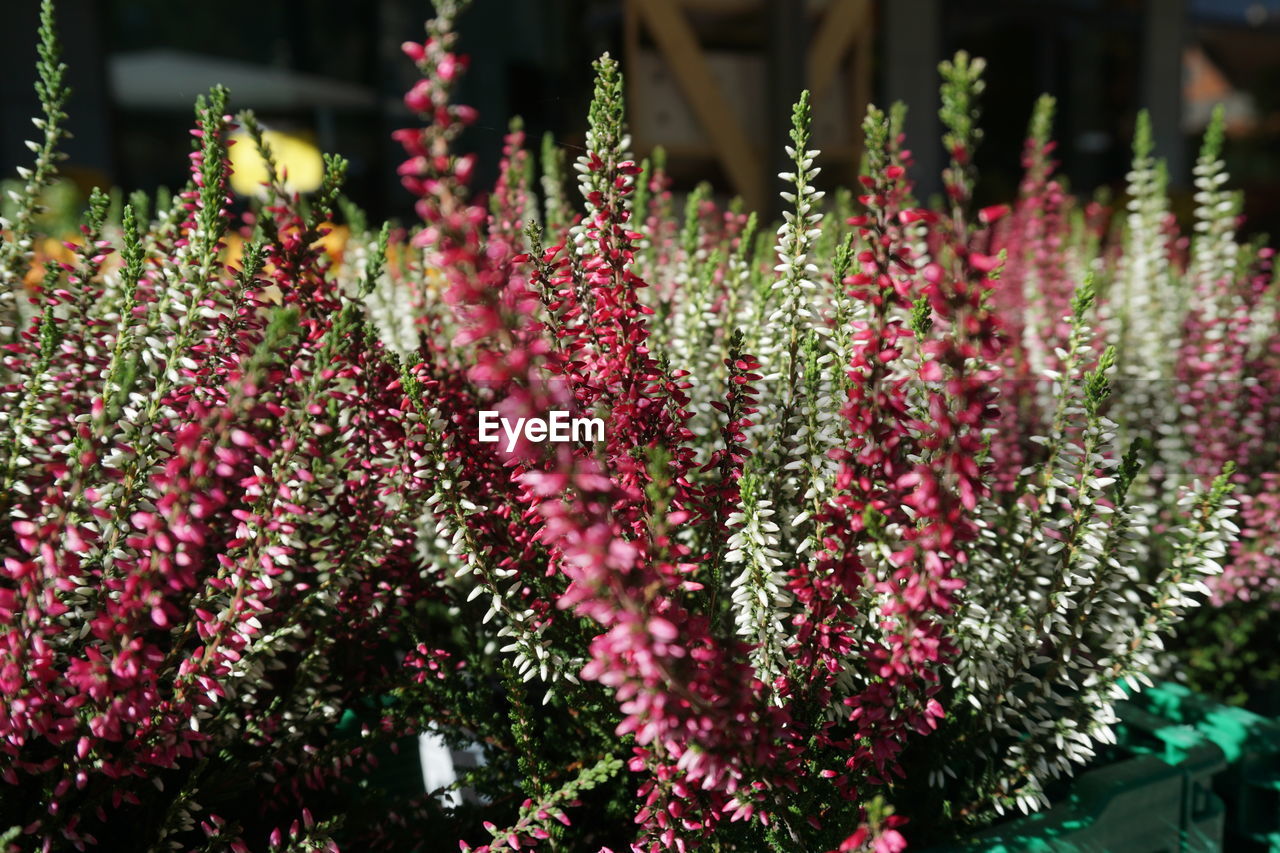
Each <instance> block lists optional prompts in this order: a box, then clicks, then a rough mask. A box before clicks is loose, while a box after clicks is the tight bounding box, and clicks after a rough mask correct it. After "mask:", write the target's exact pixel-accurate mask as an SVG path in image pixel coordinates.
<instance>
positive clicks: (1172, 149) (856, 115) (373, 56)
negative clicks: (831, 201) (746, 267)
mask: <svg viewBox="0 0 1280 853" xmlns="http://www.w3.org/2000/svg"><path fill="white" fill-rule="evenodd" d="M4 7H5V13H6V14H5V25H4V27H3V28H2V29H0V175H3V176H4V177H11V176H13V175H14V169H15V168H16V167H17V166H20V165H23V164H25V163H27V161H28V160H29V153H28V152H27V150H26V148H25V147H24V145H23V140H25V139H27V138H29V137H30V136H31V134H32V128H31V124H30V122H29V117H30V116H31V115H33V114H34V112H35V110H36V103H35V98H34V95H33V94H32V90H31V83H32V80H33V70H32V69H33V63H34V58H35V40H34V33H35V28H36V17H37V9H38V2H37V0H5V2H4ZM430 14H431V9H430V5H429V3H427V2H424V1H423V0H362V2H358V3H355V2H351V0H345V1H344V2H339V0H307V1H306V2H302V1H301V0H218V2H209V3H173V2H171V0H60V1H59V3H58V21H59V28H60V34H61V37H62V41H63V45H64V54H65V59H66V61H67V63H68V64H69V66H70V71H69V82H70V84H71V86H72V87H73V88H74V94H73V96H72V99H71V104H70V107H69V112H70V114H71V121H70V126H71V129H72V130H73V132H74V133H75V138H74V139H73V140H71V141H70V142H69V143H67V146H66V147H67V151H68V153H69V154H70V160H69V162H68V164H67V168H66V170H65V171H66V174H67V175H68V176H70V178H71V179H72V181H73V183H74V186H75V188H77V189H78V190H79V191H81V192H83V191H86V190H87V189H88V188H89V187H91V186H93V185H95V184H100V185H106V184H117V185H120V186H122V187H124V188H125V189H126V190H132V189H144V190H154V189H156V188H157V187H159V186H168V187H171V188H174V187H178V186H180V185H181V183H182V182H183V181H184V180H185V167H186V156H185V155H186V153H187V151H188V150H189V145H190V136H189V135H188V134H187V132H186V131H187V129H188V128H189V126H190V124H191V120H192V119H191V116H192V112H191V109H192V102H193V100H194V99H195V97H196V95H197V94H199V93H200V92H202V91H207V89H208V87H209V86H210V85H212V84H213V83H217V82H222V83H224V84H226V85H228V86H229V87H230V88H231V90H232V91H231V94H232V103H233V105H234V106H236V107H237V108H239V107H251V108H253V109H254V110H255V111H256V112H257V113H258V115H259V117H260V118H261V119H262V120H263V121H264V122H265V123H266V124H267V125H268V126H269V127H271V128H272V129H274V130H275V131H277V132H278V133H279V136H278V137H277V138H278V140H279V143H280V144H281V145H283V146H285V147H287V148H289V155H288V158H290V159H296V162H297V163H298V164H299V165H298V166H297V167H296V168H295V171H296V173H297V174H298V176H299V178H300V179H302V178H305V173H306V171H307V163H309V162H310V160H309V159H308V158H313V157H314V151H315V149H316V148H319V149H321V150H326V151H337V152H339V153H342V154H344V155H345V156H346V157H348V158H349V159H350V161H351V179H350V184H349V195H350V196H351V197H352V198H353V199H354V200H355V201H357V202H358V203H359V204H361V205H363V206H365V207H366V208H367V209H368V210H369V211H370V212H371V213H372V214H373V215H374V216H375V217H377V218H382V217H388V216H390V217H406V216H410V215H411V206H410V199H409V198H408V197H407V195H406V194H405V193H404V192H403V191H402V190H401V189H400V187H399V185H398V182H397V180H396V177H395V168H394V167H395V164H396V163H397V162H398V161H399V159H400V154H399V151H398V147H397V146H396V145H395V144H394V143H392V142H390V141H389V139H388V135H389V133H390V132H391V131H392V130H394V129H395V128H397V127H402V126H406V125H407V124H411V123H412V122H413V117H412V116H411V115H410V114H409V113H408V112H407V111H406V110H405V108H404V107H403V105H402V104H401V101H400V95H401V93H402V92H403V91H404V90H405V89H406V88H407V87H408V86H409V85H410V83H411V82H412V80H413V79H414V75H415V70H414V68H413V67H412V65H411V63H410V62H409V61H408V60H407V59H405V58H404V57H403V55H402V54H401V53H400V50H399V45H400V43H401V42H403V41H405V40H406V39H421V38H422V35H423V29H422V22H423V20H424V19H426V18H427V17H429V16H430ZM461 42H462V51H463V52H465V53H467V54H469V55H470V56H471V63H472V64H471V69H470V71H469V73H468V74H467V76H466V78H465V81H464V85H463V87H462V91H461V99H462V100H463V101H465V102H467V103H470V104H473V105H474V106H476V107H477V108H478V109H479V110H480V114H481V118H480V121H479V123H478V125H477V126H476V127H475V128H473V129H472V130H471V131H469V134H468V136H467V137H465V139H464V140H463V146H464V147H466V148H469V149H471V150H475V151H477V152H478V153H479V154H480V155H481V159H480V162H481V163H482V164H485V166H486V168H488V169H489V170H490V171H489V172H488V173H487V174H484V173H482V174H481V175H480V180H481V181H482V182H484V181H486V180H488V179H490V178H492V177H493V173H492V170H493V167H494V164H495V162H496V159H497V152H498V149H499V146H500V143H501V137H502V134H503V131H504V129H505V127H506V122H507V119H508V118H509V117H510V116H512V115H516V114H518V115H521V116H522V117H523V118H524V120H525V123H526V126H527V128H528V129H529V130H530V131H531V133H532V134H533V138H534V139H535V140H536V139H537V138H538V137H540V136H541V135H542V134H543V133H544V132H549V133H551V134H553V135H554V137H555V139H556V140H557V141H558V142H559V143H560V144H562V145H564V146H566V147H567V148H569V149H570V150H571V151H573V150H576V149H577V147H578V146H580V145H581V142H582V136H583V131H584V129H585V116H586V105H587V101H588V99H589V97H590V86H591V69H590V63H591V60H592V59H593V58H594V57H596V56H597V55H599V54H600V53H601V52H603V51H605V50H608V51H611V52H612V53H613V54H614V55H615V56H617V57H619V58H620V59H621V60H622V62H623V67H624V70H625V72H626V74H627V81H628V99H629V112H630V122H631V128H632V132H633V140H634V146H635V148H636V150H637V152H639V153H641V154H643V153H646V152H648V151H649V150H651V149H652V148H653V147H654V146H655V145H662V146H664V147H665V148H666V149H667V150H668V152H669V156H670V169H671V172H672V174H673V175H674V177H675V179H676V181H677V188H681V187H688V186H691V185H692V184H694V183H696V182H697V181H699V180H708V181H711V182H712V183H713V185H714V186H715V187H716V189H717V190H718V191H720V192H723V193H725V194H741V195H742V196H744V197H745V198H746V199H747V201H748V202H749V203H750V204H752V205H753V206H755V207H757V208H761V209H764V210H769V211H772V210H773V205H774V202H773V198H774V197H775V194H776V190H777V189H778V188H779V184H778V182H777V180H776V179H775V178H774V177H773V176H774V175H775V174H776V173H777V172H778V171H780V170H781V167H782V163H781V158H782V157H783V151H782V146H783V144H784V142H785V138H786V129H787V126H788V122H789V112H790V110H789V106H790V104H791V102H792V101H793V100H794V99H795V97H796V95H797V93H798V92H799V90H800V89H801V88H804V87H808V88H810V89H812V90H813V91H814V94H815V111H814V112H815V137H816V143H817V145H818V146H819V147H821V148H822V149H823V153H824V157H823V161H822V164H823V165H824V166H825V167H826V170H825V174H824V178H825V179H826V180H828V181H830V182H837V181H847V180H849V179H850V178H851V177H852V175H853V174H854V172H855V170H856V168H857V163H858V160H859V157H860V151H859V136H860V134H859V130H858V125H859V121H860V119H861V116H862V114H863V111H864V109H865V106H866V104H867V102H868V101H874V102H876V103H879V104H887V103H888V102H890V101H893V100H897V99H901V100H904V101H906V102H907V103H908V104H909V105H910V107H911V111H910V113H909V118H908V123H907V131H908V136H909V145H910V147H911V148H912V150H913V151H914V152H915V156H916V161H917V164H918V169H917V174H916V180H917V182H918V186H919V187H920V188H921V189H922V190H923V191H924V194H925V195H927V194H928V193H929V192H932V191H936V190H937V188H938V186H939V181H938V179H937V177H936V176H937V174H938V171H939V169H940V166H941V164H942V162H943V160H944V156H945V155H944V152H943V151H942V150H941V147H940V144H939V142H938V138H939V135H940V133H939V128H938V121H937V117H936V111H937V101H938V96H937V74H936V65H937V62H938V61H939V60H940V59H941V58H943V57H944V56H947V55H950V54H951V53H952V52H954V51H955V50H957V49H960V48H963V49H966V50H968V51H970V52H971V53H975V54H978V55H981V56H984V57H986V58H987V60H988V62H989V68H988V73H987V85H988V89H987V94H986V97H985V99H984V105H985V118H984V121H983V126H984V128H985V131H986V139H985V142H984V144H983V147H982V149H981V151H980V152H979V158H978V160H979V166H980V168H981V170H982V185H981V187H980V201H984V202H985V201H988V200H996V199H1007V198H1008V197H1009V196H1010V195H1011V194H1012V193H1013V192H1014V191H1015V190H1016V187H1017V182H1018V179H1019V150H1020V147H1021V140H1022V137H1023V135H1024V132H1025V129H1026V123H1027V120H1028V118H1029V116H1030V111H1031V107H1032V103H1033V101H1034V99H1035V97H1036V96H1037V95H1038V94H1040V93H1041V92H1049V93H1052V94H1054V95H1055V96H1057V98H1058V102H1059V110H1058V121H1057V125H1056V129H1055V133H1056V137H1057V138H1058V139H1059V140H1060V147H1059V149H1058V156H1059V157H1060V159H1061V162H1062V170H1063V173H1064V174H1065V176H1066V177H1067V179H1068V180H1069V182H1070V186H1071V187H1072V188H1073V189H1074V190H1075V191H1077V192H1080V193H1085V194H1087V193H1092V192H1094V190H1095V189H1096V188H1099V187H1103V188H1108V187H1109V188H1111V189H1112V190H1115V191H1119V190H1120V189H1121V188H1122V186H1123V180H1124V174H1125V171H1126V168H1127V161H1128V156H1129V142H1130V138H1131V135H1132V130H1133V124H1134V119H1135V116H1136V114H1137V111H1138V110H1139V109H1140V108H1142V107H1144V106H1145V107H1147V108H1148V109H1149V110H1150V111H1151V116H1152V121H1153V126H1154V130H1155V136H1156V144H1157V149H1158V153H1159V154H1160V155H1161V156H1163V157H1165V158H1167V160H1168V162H1169V166H1170V175H1171V180H1172V182H1173V184H1174V186H1175V187H1179V188H1181V189H1182V190H1183V192H1182V195H1181V197H1182V209H1181V210H1180V212H1183V213H1186V214H1189V212H1190V208H1191V201H1190V194H1189V192H1187V191H1186V188H1187V186H1188V185H1189V183H1190V177H1191V164H1192V163H1193V161H1194V157H1195V150H1196V146H1197V145H1198V137H1199V134H1200V133H1201V132H1202V130H1203V128H1204V126H1205V124H1206V123H1207V121H1208V118H1209V115H1210V112H1211V110H1212V108H1213V106H1214V105H1215V104H1219V103H1221V104H1224V105H1225V107H1226V114H1227V119H1228V136H1229V142H1228V147H1227V160H1228V168H1229V169H1230V170H1231V172H1232V177H1233V182H1234V184H1235V185H1236V186H1239V187H1244V188H1245V189H1246V190H1247V197H1246V215H1247V216H1248V225H1247V226H1246V227H1247V229H1248V230H1252V231H1257V230H1267V231H1270V232H1271V233H1276V231H1277V229H1280V0H475V2H474V3H473V4H472V6H471V8H470V9H469V10H468V11H467V12H466V13H465V15H464V16H463V18H462V21H461ZM482 185H483V183H482ZM70 191H71V190H70V189H68V190H67V192H70Z"/></svg>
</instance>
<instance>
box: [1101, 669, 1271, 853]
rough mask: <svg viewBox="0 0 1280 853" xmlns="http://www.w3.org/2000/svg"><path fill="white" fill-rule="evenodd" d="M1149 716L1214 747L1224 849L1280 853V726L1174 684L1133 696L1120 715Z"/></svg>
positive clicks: (1216, 786)
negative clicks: (1222, 765) (1221, 762)
mask: <svg viewBox="0 0 1280 853" xmlns="http://www.w3.org/2000/svg"><path fill="white" fill-rule="evenodd" d="M1135 712H1145V713H1147V714H1150V715H1153V716H1155V717H1157V718H1159V719H1161V720H1163V721H1165V722H1166V724H1167V725H1168V724H1171V725H1169V727H1170V728H1176V727H1181V728H1186V727H1189V728H1192V729H1194V730H1195V731H1196V732H1197V733H1198V734H1200V735H1202V736H1203V737H1205V738H1206V739H1208V740H1209V741H1211V742H1213V743H1214V744H1215V745H1217V746H1218V747H1219V748H1220V749H1221V750H1222V752H1223V755H1224V758H1225V759H1226V761H1227V767H1226V769H1225V770H1224V771H1223V772H1221V773H1219V774H1218V775H1217V777H1216V778H1215V780H1214V789H1215V790H1216V791H1217V792H1218V794H1219V795H1221V797H1222V799H1223V800H1224V801H1225V803H1226V809H1227V811H1226V826H1225V838H1226V845H1227V849H1229V850H1232V851H1236V850H1238V851H1241V853H1252V851H1268V853H1280V722H1277V721H1276V720H1272V719H1269V718H1267V717H1262V716H1259V715H1258V714H1254V713H1252V712H1251V711H1247V710H1245V709H1243V708H1233V707H1229V706H1226V705H1221V704H1219V703H1217V702H1214V701H1213V700H1211V699H1208V698H1206V697H1204V696H1200V695H1198V694H1196V693H1193V692H1192V691H1190V690H1188V689H1187V688H1185V687H1182V686H1181V685H1177V684H1160V685H1157V686H1156V687H1154V688H1152V689H1150V690H1146V691H1144V692H1142V693H1140V694H1138V695H1136V696H1134V697H1133V698H1132V699H1131V700H1130V701H1129V702H1127V703H1125V705H1124V707H1123V708H1122V715H1129V716H1132V717H1134V719H1135V720H1136V719H1138V718H1137V717H1136V716H1134V714H1135Z"/></svg>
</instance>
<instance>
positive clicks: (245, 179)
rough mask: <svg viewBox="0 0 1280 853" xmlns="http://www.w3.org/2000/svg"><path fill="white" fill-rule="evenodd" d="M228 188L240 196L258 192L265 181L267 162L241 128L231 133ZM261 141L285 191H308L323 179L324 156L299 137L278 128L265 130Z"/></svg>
mask: <svg viewBox="0 0 1280 853" xmlns="http://www.w3.org/2000/svg"><path fill="white" fill-rule="evenodd" d="M231 138H232V139H233V140H235V142H236V144H235V145H232V146H231V150H230V151H229V152H228V156H229V157H230V159H231V168H232V169H233V170H234V171H233V172H232V173H231V188H232V189H233V190H235V191H236V192H237V193H239V194H240V195H259V194H261V193H262V184H263V183H264V182H265V181H266V180H267V177H268V175H267V163H266V161H265V160H263V159H262V155H261V154H259V153H258V146H256V145H255V144H254V142H253V138H252V137H251V136H249V134H248V133H246V132H244V131H242V130H241V131H236V132H235V133H233V134H232V135H231ZM262 138H263V141H264V142H266V143H267V146H268V147H270V148H271V156H272V157H274V158H275V161H276V167H277V168H278V169H279V170H280V179H281V182H282V183H283V184H284V188H285V190H286V191H287V192H300V193H309V192H311V191H312V190H315V189H318V188H319V187H320V182H321V180H323V178H324V158H323V157H321V156H320V149H319V148H316V146H315V145H314V144H312V142H311V141H310V140H308V139H305V138H304V137H302V136H297V135H294V134H291V133H284V132H283V131H279V130H265V131H263V133H262Z"/></svg>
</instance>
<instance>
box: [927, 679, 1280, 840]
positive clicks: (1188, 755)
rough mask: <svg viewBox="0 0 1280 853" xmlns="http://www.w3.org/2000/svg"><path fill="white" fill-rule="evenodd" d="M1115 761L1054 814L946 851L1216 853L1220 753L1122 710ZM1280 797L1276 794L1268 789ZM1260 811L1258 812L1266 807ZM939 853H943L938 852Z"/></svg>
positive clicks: (1139, 710) (1223, 766) (1195, 735)
mask: <svg viewBox="0 0 1280 853" xmlns="http://www.w3.org/2000/svg"><path fill="white" fill-rule="evenodd" d="M1118 711H1119V715H1120V718H1121V722H1120V724H1119V725H1118V726H1117V727H1116V735H1117V747H1116V749H1115V750H1114V752H1115V754H1116V755H1118V756H1119V758H1118V760H1116V761H1114V762H1112V763H1110V764H1105V765H1103V766H1101V767H1097V768H1095V769H1092V770H1086V771H1084V772H1082V773H1081V774H1079V775H1078V776H1077V777H1076V778H1075V779H1074V780H1072V782H1071V785H1070V789H1069V793H1068V795H1067V796H1066V798H1065V799H1064V800H1062V801H1060V802H1058V803H1056V804H1055V805H1054V806H1053V807H1052V808H1050V809H1048V810H1046V811H1043V812H1039V813H1036V814H1033V815H1029V816H1026V817H1020V818H1017V819H1014V820H1008V821H1004V822H1001V823H999V824H997V825H996V826H993V827H991V828H990V829H988V830H986V831H984V832H982V833H979V834H978V835H976V836H975V837H974V838H972V839H970V840H968V841H967V842H965V843H964V844H962V845H959V846H954V847H951V848H946V850H948V851H961V850H967V851H986V853H1044V852H1045V851H1053V853H1111V851H1124V853H1217V852H1218V851H1221V850H1224V849H1227V850H1234V849H1236V848H1235V847H1231V846H1227V847H1224V832H1225V829H1226V825H1227V810H1226V807H1225V804H1224V803H1223V800H1222V798H1221V797H1220V796H1219V794H1218V791H1217V790H1216V786H1217V785H1218V784H1219V783H1220V781H1221V779H1222V778H1223V776H1224V774H1226V773H1227V772H1228V771H1229V770H1230V765H1229V763H1228V758H1227V755H1226V752H1225V750H1224V749H1223V748H1221V747H1220V746H1219V745H1217V744H1216V743H1215V742H1214V741H1213V738H1212V737H1211V736H1210V735H1209V734H1208V733H1206V732H1204V731H1201V730H1200V729H1198V728H1197V727H1195V726H1192V725H1187V724H1182V723H1179V722H1174V721H1171V720H1170V719H1168V718H1167V717H1165V716H1162V715H1160V714H1158V713H1155V712H1153V711H1152V710H1149V709H1148V708H1146V707H1144V706H1143V705H1140V704H1137V703H1135V702H1125V703H1121V705H1120V707H1119V708H1118ZM1273 790H1280V788H1277V789H1273ZM1264 807H1265V806H1262V804H1259V808H1264ZM937 853H944V851H942V850H939V851H937Z"/></svg>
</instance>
